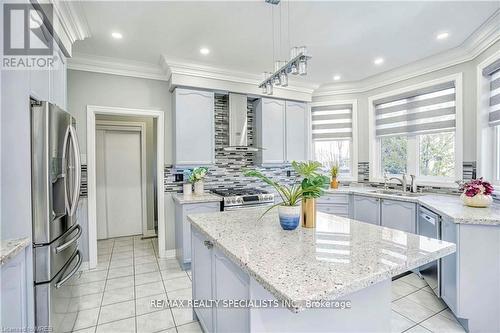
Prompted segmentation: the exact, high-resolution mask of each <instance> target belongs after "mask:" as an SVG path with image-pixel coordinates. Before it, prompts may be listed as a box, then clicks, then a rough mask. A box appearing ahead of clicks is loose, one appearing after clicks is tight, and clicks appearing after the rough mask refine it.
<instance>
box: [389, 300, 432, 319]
mask: <svg viewBox="0 0 500 333" xmlns="http://www.w3.org/2000/svg"><path fill="white" fill-rule="evenodd" d="M392 309H393V310H394V311H396V312H397V313H399V314H401V315H403V316H405V317H406V318H408V319H410V320H413V321H414V322H416V323H418V322H421V321H422V320H425V319H427V318H430V317H431V316H432V315H434V311H432V310H430V309H428V308H426V307H424V306H422V305H419V304H417V303H415V302H412V301H410V300H409V299H408V296H407V297H403V298H401V299H399V300H397V301H395V302H393V303H392Z"/></svg>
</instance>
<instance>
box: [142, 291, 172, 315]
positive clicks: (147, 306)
mask: <svg viewBox="0 0 500 333" xmlns="http://www.w3.org/2000/svg"><path fill="white" fill-rule="evenodd" d="M166 299H167V294H166V293H161V294H156V295H151V296H146V297H141V298H136V299H135V310H136V313H137V315H138V316H139V315H142V314H146V313H150V312H155V311H161V310H164V309H165V308H163V307H154V306H152V305H151V302H152V301H153V300H155V301H156V300H166Z"/></svg>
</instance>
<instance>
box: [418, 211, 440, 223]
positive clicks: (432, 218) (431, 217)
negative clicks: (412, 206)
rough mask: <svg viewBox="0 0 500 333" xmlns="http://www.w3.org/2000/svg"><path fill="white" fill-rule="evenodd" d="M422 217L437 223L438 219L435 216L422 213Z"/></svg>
mask: <svg viewBox="0 0 500 333" xmlns="http://www.w3.org/2000/svg"><path fill="white" fill-rule="evenodd" d="M420 217H421V218H422V219H424V220H425V221H427V222H429V223H432V225H436V222H437V219H436V218H435V217H433V216H430V215H427V214H425V213H420Z"/></svg>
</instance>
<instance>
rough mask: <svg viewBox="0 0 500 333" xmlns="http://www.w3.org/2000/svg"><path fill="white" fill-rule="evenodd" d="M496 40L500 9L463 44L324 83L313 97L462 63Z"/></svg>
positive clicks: (499, 33)
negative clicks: (377, 71) (355, 77)
mask: <svg viewBox="0 0 500 333" xmlns="http://www.w3.org/2000/svg"><path fill="white" fill-rule="evenodd" d="M499 40H500V10H497V11H496V12H495V13H494V14H493V15H492V16H490V17H489V18H488V20H487V21H485V22H484V23H483V24H482V25H481V26H480V27H479V28H478V29H476V30H475V31H474V32H473V33H472V34H471V35H470V36H469V37H468V38H467V39H466V40H465V41H464V42H463V43H462V44H460V45H459V46H457V47H455V48H453V49H450V50H448V51H444V52H441V53H439V54H437V55H433V56H429V57H427V58H424V59H420V60H417V61H415V62H413V63H410V64H406V65H402V66H400V67H398V68H395V69H392V70H389V71H386V72H383V73H380V74H377V75H373V76H370V77H368V78H365V79H362V80H359V81H354V82H348V83H326V84H323V85H321V86H320V87H319V88H318V89H316V90H315V91H314V93H313V97H323V96H334V95H343V94H356V93H363V92H367V91H370V90H373V89H377V88H381V87H384V86H388V85H391V84H394V83H397V82H400V81H404V80H408V79H412V78H415V77H418V76H422V75H425V74H428V73H431V72H435V71H438V70H441V69H445V68H448V67H451V66H455V65H458V64H461V63H465V62H468V61H471V60H474V59H475V58H476V57H477V56H479V55H480V54H481V53H483V52H484V51H485V50H487V49H488V48H489V47H491V46H492V45H493V44H494V43H496V42H497V41H499Z"/></svg>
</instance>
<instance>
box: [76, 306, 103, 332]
mask: <svg viewBox="0 0 500 333" xmlns="http://www.w3.org/2000/svg"><path fill="white" fill-rule="evenodd" d="M98 316H99V308H95V309H88V310H82V311H78V315H77V317H76V322H75V326H74V327H73V329H74V330H79V329H82V328H87V327H91V326H95V325H97V317H98Z"/></svg>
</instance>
